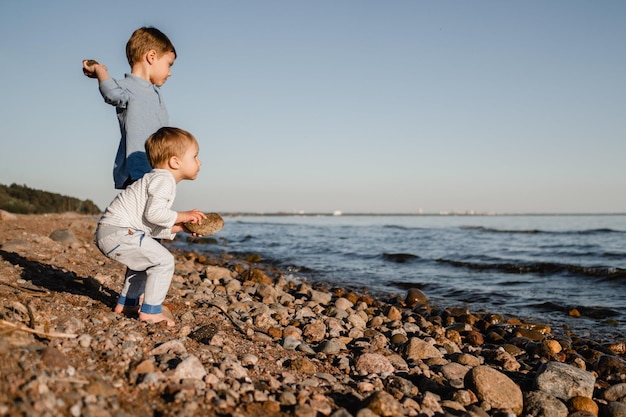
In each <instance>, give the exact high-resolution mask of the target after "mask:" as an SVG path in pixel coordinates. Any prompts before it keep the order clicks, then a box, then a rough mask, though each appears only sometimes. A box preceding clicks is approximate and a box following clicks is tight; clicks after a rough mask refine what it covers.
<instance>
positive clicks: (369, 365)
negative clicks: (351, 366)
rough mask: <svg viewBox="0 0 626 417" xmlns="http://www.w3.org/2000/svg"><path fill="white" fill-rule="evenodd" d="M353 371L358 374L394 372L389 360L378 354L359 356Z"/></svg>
mask: <svg viewBox="0 0 626 417" xmlns="http://www.w3.org/2000/svg"><path fill="white" fill-rule="evenodd" d="M355 369H356V371H357V372H358V373H360V374H383V373H392V372H393V371H394V370H395V369H394V367H393V365H392V364H391V362H389V359H387V358H386V357H385V356H383V355H380V354H378V353H364V354H362V355H361V356H359V358H358V359H357V360H356V365H355Z"/></svg>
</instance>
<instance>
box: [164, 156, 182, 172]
mask: <svg viewBox="0 0 626 417" xmlns="http://www.w3.org/2000/svg"><path fill="white" fill-rule="evenodd" d="M167 164H168V165H169V167H170V168H171V169H178V168H179V167H180V161H179V160H178V157H177V156H172V157H171V158H170V159H168V160H167Z"/></svg>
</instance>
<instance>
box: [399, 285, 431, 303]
mask: <svg viewBox="0 0 626 417" xmlns="http://www.w3.org/2000/svg"><path fill="white" fill-rule="evenodd" d="M404 303H405V304H406V305H408V306H409V307H415V306H417V305H418V304H428V297H427V296H426V294H424V293H423V292H422V291H420V290H418V289H417V288H410V289H409V290H408V291H407V293H406V297H405V298H404Z"/></svg>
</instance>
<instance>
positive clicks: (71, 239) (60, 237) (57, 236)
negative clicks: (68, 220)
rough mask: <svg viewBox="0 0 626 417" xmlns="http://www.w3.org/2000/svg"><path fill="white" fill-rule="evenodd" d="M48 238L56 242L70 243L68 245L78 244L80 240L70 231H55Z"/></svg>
mask: <svg viewBox="0 0 626 417" xmlns="http://www.w3.org/2000/svg"><path fill="white" fill-rule="evenodd" d="M48 237H49V238H50V239H52V240H54V241H55V242H61V243H68V244H70V243H76V242H78V240H77V239H76V235H74V232H72V231H71V230H69V229H57V230H54V231H53V232H52V233H50V235H49V236H48Z"/></svg>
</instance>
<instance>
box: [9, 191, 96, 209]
mask: <svg viewBox="0 0 626 417" xmlns="http://www.w3.org/2000/svg"><path fill="white" fill-rule="evenodd" d="M0 210H5V211H8V212H11V213H16V214H44V213H65V212H68V211H71V212H76V213H81V214H100V213H102V210H100V209H99V208H98V206H96V205H95V204H94V202H93V201H91V200H79V199H78V198H74V197H68V196H65V195H61V194H56V193H50V192H48V191H42V190H35V189H32V188H29V187H27V186H26V185H18V184H11V185H9V186H6V185H3V184H0Z"/></svg>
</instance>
